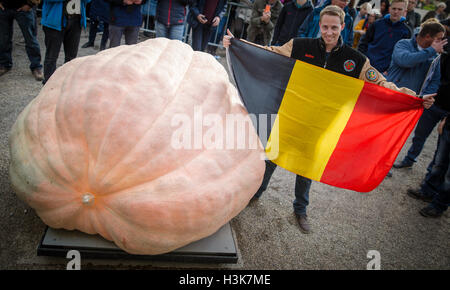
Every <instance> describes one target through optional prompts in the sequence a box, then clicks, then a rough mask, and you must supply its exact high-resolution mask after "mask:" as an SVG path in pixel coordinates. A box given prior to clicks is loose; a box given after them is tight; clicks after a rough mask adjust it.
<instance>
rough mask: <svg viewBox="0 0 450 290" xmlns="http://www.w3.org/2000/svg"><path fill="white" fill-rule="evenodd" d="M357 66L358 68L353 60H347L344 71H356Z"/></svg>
mask: <svg viewBox="0 0 450 290" xmlns="http://www.w3.org/2000/svg"><path fill="white" fill-rule="evenodd" d="M355 66H356V64H355V62H354V61H353V60H351V59H349V60H346V61H345V62H344V69H345V71H346V72H351V71H353V70H354V69H355Z"/></svg>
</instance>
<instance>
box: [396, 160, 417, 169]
mask: <svg viewBox="0 0 450 290" xmlns="http://www.w3.org/2000/svg"><path fill="white" fill-rule="evenodd" d="M413 165H414V162H411V161H405V160H403V161H402V162H398V163H394V168H412V166H413Z"/></svg>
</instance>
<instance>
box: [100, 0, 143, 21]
mask: <svg viewBox="0 0 450 290" xmlns="http://www.w3.org/2000/svg"><path fill="white" fill-rule="evenodd" d="M105 1H106V2H109V4H110V10H109V11H110V20H109V23H110V24H112V25H115V26H141V25H142V13H141V5H142V4H145V2H147V0H142V3H141V4H140V5H136V4H133V5H124V4H123V0H105Z"/></svg>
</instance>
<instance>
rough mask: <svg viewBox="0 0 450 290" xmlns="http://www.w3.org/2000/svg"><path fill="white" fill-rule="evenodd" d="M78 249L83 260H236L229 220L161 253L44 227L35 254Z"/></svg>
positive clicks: (210, 261) (56, 254)
mask: <svg viewBox="0 0 450 290" xmlns="http://www.w3.org/2000/svg"><path fill="white" fill-rule="evenodd" d="M70 250H78V251H79V252H80V254H81V257H82V258H83V259H126V260H153V261H170V262H189V263H237V260H238V257H237V248H236V244H235V241H234V237H233V233H232V231H231V226H230V224H229V223H227V224H225V225H224V226H223V227H221V228H220V229H219V230H218V231H217V232H216V233H215V234H213V235H211V236H209V237H206V238H204V239H201V240H199V241H196V242H193V243H191V244H189V245H187V246H184V247H182V248H179V249H177V250H174V251H173V252H170V253H167V254H163V255H131V254H128V253H127V252H125V251H123V250H121V249H120V248H118V247H117V246H116V245H115V244H114V243H113V242H110V241H108V240H106V239H104V238H102V237H101V236H100V235H88V234H85V233H82V232H80V231H67V230H56V229H53V228H50V227H47V228H46V230H45V233H44V236H43V237H42V239H41V242H40V243H39V246H38V249H37V255H38V256H53V257H64V258H65V257H66V255H67V252H68V251H70Z"/></svg>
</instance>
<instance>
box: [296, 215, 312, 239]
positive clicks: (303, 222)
mask: <svg viewBox="0 0 450 290" xmlns="http://www.w3.org/2000/svg"><path fill="white" fill-rule="evenodd" d="M295 219H296V220H297V223H298V225H299V226H300V231H301V232H302V233H304V234H309V233H311V225H310V224H309V222H308V216H307V215H306V214H305V215H303V214H302V215H299V214H295Z"/></svg>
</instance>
